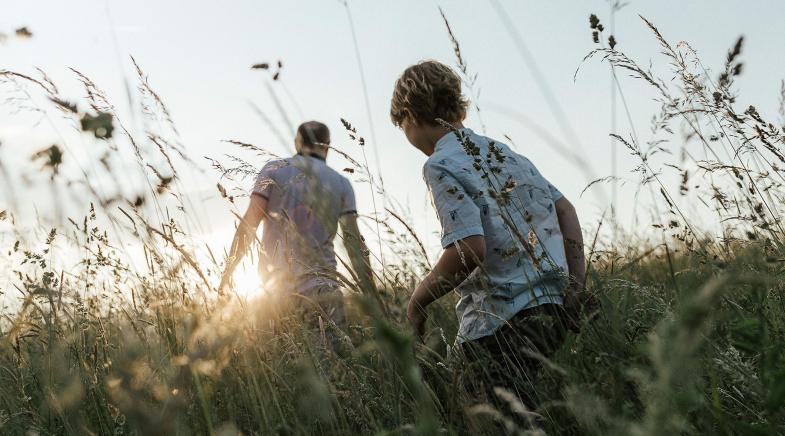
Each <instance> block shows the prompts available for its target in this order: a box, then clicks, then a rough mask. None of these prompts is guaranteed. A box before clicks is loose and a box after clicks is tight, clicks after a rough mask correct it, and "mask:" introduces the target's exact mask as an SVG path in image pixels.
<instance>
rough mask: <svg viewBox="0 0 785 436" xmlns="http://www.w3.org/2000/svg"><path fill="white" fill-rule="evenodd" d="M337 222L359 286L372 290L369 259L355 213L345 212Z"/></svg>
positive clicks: (371, 271)
mask: <svg viewBox="0 0 785 436" xmlns="http://www.w3.org/2000/svg"><path fill="white" fill-rule="evenodd" d="M339 223H340V224H341V231H342V232H343V245H344V247H346V253H347V254H348V255H349V262H350V263H351V264H352V268H353V269H354V273H355V274H356V275H357V278H358V280H359V281H360V287H361V288H362V289H363V291H373V290H374V289H375V286H376V285H374V282H373V270H372V269H371V260H370V256H369V251H368V247H367V246H366V245H365V239H364V238H363V237H362V235H361V234H360V229H359V227H358V226H357V214H356V213H345V214H343V215H342V216H341V218H340V220H339Z"/></svg>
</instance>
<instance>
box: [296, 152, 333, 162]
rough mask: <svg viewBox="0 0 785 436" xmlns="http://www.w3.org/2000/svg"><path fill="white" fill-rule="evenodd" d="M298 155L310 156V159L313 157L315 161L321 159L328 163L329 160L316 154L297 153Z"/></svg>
mask: <svg viewBox="0 0 785 436" xmlns="http://www.w3.org/2000/svg"><path fill="white" fill-rule="evenodd" d="M297 154H298V155H299V156H309V157H312V158H314V159H319V160H320V161H322V162H326V161H327V159H325V158H324V157H322V156H320V155H318V154H316V153H297Z"/></svg>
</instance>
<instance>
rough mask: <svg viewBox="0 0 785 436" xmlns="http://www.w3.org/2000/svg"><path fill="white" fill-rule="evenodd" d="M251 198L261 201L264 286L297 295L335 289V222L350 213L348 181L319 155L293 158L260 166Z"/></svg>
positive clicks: (351, 202) (352, 210) (350, 189)
mask: <svg viewBox="0 0 785 436" xmlns="http://www.w3.org/2000/svg"><path fill="white" fill-rule="evenodd" d="M253 195H259V196H262V197H264V198H265V199H266V200H267V215H268V218H267V220H266V222H265V224H264V232H263V235H262V247H261V248H262V253H261V258H260V269H261V273H262V276H263V278H264V282H265V286H266V287H267V288H268V289H277V290H283V291H295V292H300V293H308V291H309V290H311V289H313V288H315V287H336V286H337V282H336V277H335V276H336V265H337V262H336V260H335V251H334V248H333V240H334V239H335V235H336V232H337V229H338V221H339V219H340V217H341V216H342V215H345V214H353V213H355V212H356V208H355V204H354V193H353V191H352V187H351V184H350V183H349V180H347V179H346V178H345V177H344V176H342V175H341V174H340V173H338V172H337V171H335V170H333V169H332V168H330V167H329V166H327V164H326V163H325V161H324V159H323V158H322V157H321V156H319V155H317V154H309V155H305V154H298V155H295V156H293V157H290V158H286V159H281V160H275V161H271V162H269V163H268V164H267V165H265V166H264V168H263V169H262V171H261V172H260V173H259V176H258V177H257V180H256V183H255V185H254V190H253Z"/></svg>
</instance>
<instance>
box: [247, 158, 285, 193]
mask: <svg viewBox="0 0 785 436" xmlns="http://www.w3.org/2000/svg"><path fill="white" fill-rule="evenodd" d="M280 167H281V163H280V162H278V161H270V162H267V163H266V164H265V165H264V167H262V170H261V171H259V174H258V175H257V176H256V181H254V184H253V190H252V191H251V194H253V195H259V196H261V197H264V198H265V199H266V200H269V199H270V193H271V192H272V190H273V188H275V186H276V182H275V177H274V175H275V172H276V170H277V169H278V168H280Z"/></svg>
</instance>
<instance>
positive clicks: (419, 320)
mask: <svg viewBox="0 0 785 436" xmlns="http://www.w3.org/2000/svg"><path fill="white" fill-rule="evenodd" d="M406 318H408V319H409V324H410V325H411V326H412V328H413V329H414V332H415V333H417V336H418V337H419V338H422V336H423V335H424V334H425V322H426V321H427V320H428V312H426V311H425V308H424V307H420V305H419V304H418V303H417V302H415V301H414V300H409V306H408V307H407V308H406Z"/></svg>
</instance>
